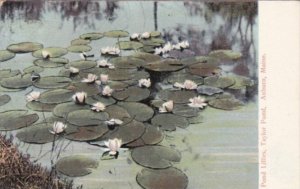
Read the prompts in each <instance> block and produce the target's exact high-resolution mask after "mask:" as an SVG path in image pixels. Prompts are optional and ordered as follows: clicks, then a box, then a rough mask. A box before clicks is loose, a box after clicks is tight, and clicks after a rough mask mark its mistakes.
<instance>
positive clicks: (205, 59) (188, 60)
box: [181, 56, 219, 66]
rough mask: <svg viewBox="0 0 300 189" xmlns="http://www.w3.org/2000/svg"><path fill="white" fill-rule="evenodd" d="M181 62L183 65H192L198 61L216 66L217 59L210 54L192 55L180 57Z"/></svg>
mask: <svg viewBox="0 0 300 189" xmlns="http://www.w3.org/2000/svg"><path fill="white" fill-rule="evenodd" d="M181 62H182V63H183V64H185V65H193V64H198V63H207V64H212V65H215V66H217V65H218V64H219V59H218V58H214V57H210V56H193V57H187V58H183V59H181Z"/></svg>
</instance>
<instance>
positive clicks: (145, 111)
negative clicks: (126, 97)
mask: <svg viewBox="0 0 300 189" xmlns="http://www.w3.org/2000/svg"><path fill="white" fill-rule="evenodd" d="M118 105H119V106H122V107H123V108H125V109H126V110H127V112H128V113H129V114H130V116H131V117H134V118H135V119H136V120H137V121H142V122H144V121H148V120H149V119H151V118H152V117H153V114H154V110H153V109H152V108H150V107H149V106H147V105H146V104H143V103H138V102H119V103H118Z"/></svg>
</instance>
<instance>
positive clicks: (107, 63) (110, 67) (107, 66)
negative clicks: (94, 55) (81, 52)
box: [97, 60, 115, 69]
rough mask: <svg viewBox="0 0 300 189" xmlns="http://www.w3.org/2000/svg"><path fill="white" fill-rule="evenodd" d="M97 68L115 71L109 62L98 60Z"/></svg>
mask: <svg viewBox="0 0 300 189" xmlns="http://www.w3.org/2000/svg"><path fill="white" fill-rule="evenodd" d="M97 66H98V67H103V68H109V69H114V68H115V66H114V65H113V64H111V63H109V62H107V60H98V61H97Z"/></svg>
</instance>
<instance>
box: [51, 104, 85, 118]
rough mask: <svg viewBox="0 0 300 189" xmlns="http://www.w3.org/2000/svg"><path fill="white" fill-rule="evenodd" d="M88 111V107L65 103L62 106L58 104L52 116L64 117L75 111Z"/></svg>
mask: <svg viewBox="0 0 300 189" xmlns="http://www.w3.org/2000/svg"><path fill="white" fill-rule="evenodd" d="M84 109H85V110H89V109H90V107H89V106H88V105H84V106H82V105H78V104H75V103H74V102H66V103H62V104H58V105H57V106H55V108H54V109H53V115H55V116H57V117H66V116H67V114H68V113H69V112H73V111H75V110H84Z"/></svg>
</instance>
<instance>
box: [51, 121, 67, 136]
mask: <svg viewBox="0 0 300 189" xmlns="http://www.w3.org/2000/svg"><path fill="white" fill-rule="evenodd" d="M66 128H67V125H65V124H64V123H62V122H59V121H56V122H54V123H53V130H52V131H51V130H49V131H50V133H52V134H54V135H55V134H60V133H62V132H64V130H65V129H66Z"/></svg>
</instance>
